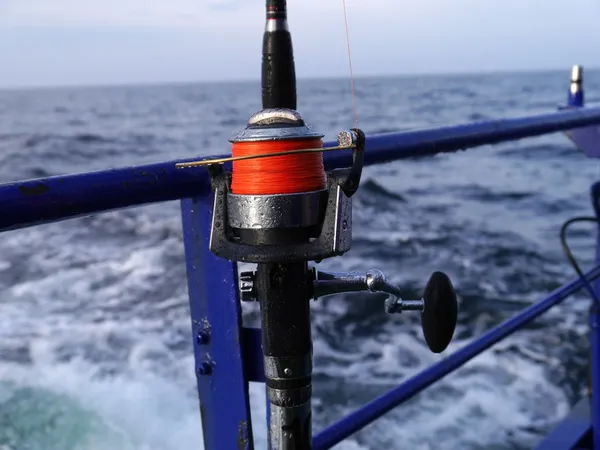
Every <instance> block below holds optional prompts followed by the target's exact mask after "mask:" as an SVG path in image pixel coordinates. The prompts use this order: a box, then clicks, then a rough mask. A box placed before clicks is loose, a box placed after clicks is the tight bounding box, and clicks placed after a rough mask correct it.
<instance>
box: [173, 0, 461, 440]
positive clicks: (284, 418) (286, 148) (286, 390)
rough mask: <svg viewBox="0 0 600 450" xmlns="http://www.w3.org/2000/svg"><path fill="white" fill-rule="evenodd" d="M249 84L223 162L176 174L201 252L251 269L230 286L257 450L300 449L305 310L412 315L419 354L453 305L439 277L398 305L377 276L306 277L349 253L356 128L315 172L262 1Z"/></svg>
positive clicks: (312, 147)
mask: <svg viewBox="0 0 600 450" xmlns="http://www.w3.org/2000/svg"><path fill="white" fill-rule="evenodd" d="M261 85H262V107H263V109H262V110H261V111H259V112H257V113H255V114H253V115H252V116H251V117H250V119H249V120H248V123H247V126H246V127H245V128H244V129H243V130H241V131H240V132H239V133H237V134H236V135H234V136H233V137H232V138H231V139H230V142H231V143H232V157H231V158H225V159H220V160H205V161H197V162H194V163H186V164H182V165H181V166H180V167H189V166H193V165H205V166H206V167H207V169H208V171H209V173H210V175H211V182H212V189H213V191H214V209H213V217H212V229H211V236H210V243H209V247H210V250H211V251H212V252H213V253H214V254H215V255H217V256H219V257H222V258H226V259H228V260H230V261H237V262H248V263H256V264H257V266H256V270H254V271H249V272H243V273H242V274H241V275H240V283H239V286H240V294H241V299H242V300H243V301H257V302H258V303H259V304H260V310H261V322H262V326H261V328H262V350H263V358H264V372H265V378H266V391H267V397H268V406H269V410H270V412H269V429H268V435H269V437H268V441H269V449H271V450H310V449H311V448H312V430H311V428H312V424H311V397H312V337H311V320H310V301H311V300H313V299H314V300H316V299H318V298H321V297H323V296H326V295H332V294H339V293H342V292H358V291H369V292H384V293H386V294H388V297H387V299H386V300H385V311H387V312H388V313H390V314H393V313H401V312H403V311H419V312H420V313H421V318H422V321H421V322H422V328H423V332H424V336H425V340H426V342H427V345H428V346H429V348H430V349H431V350H432V351H433V352H436V353H439V352H442V351H443V350H444V349H445V348H446V347H447V346H448V344H449V343H450V340H451V339H452V336H453V334H454V329H455V327H456V322H457V298H456V293H455V291H454V287H453V285H452V283H451V281H450V279H449V278H448V276H447V275H446V274H444V273H443V272H434V273H433V275H432V276H431V278H430V279H429V282H428V283H427V286H426V288H425V291H424V295H423V298H421V299H418V300H402V299H401V298H400V295H399V294H400V290H399V288H398V287H397V286H395V285H394V284H392V283H390V282H389V281H388V280H387V279H386V277H385V276H384V274H383V273H382V272H381V271H379V270H369V271H367V272H365V273H354V272H351V273H328V272H323V271H320V270H317V269H316V268H314V267H309V265H308V263H309V262H311V261H314V262H320V261H321V260H323V259H325V258H330V257H333V256H340V255H343V254H344V253H346V252H347V251H348V250H350V247H351V241H352V196H353V195H354V194H355V193H356V191H357V189H358V188H359V185H360V179H361V174H362V169H363V159H364V149H365V134H364V133H363V132H362V131H361V130H360V129H358V128H353V129H349V130H344V131H342V132H340V133H339V135H338V144H339V145H338V146H337V147H335V148H334V149H340V150H343V149H348V150H350V149H351V150H352V160H353V162H352V165H351V166H350V167H348V168H345V169H337V170H333V171H331V172H328V173H326V172H325V169H324V166H323V154H322V152H323V151H326V150H327V148H323V141H322V138H323V134H321V133H318V132H316V131H315V130H313V128H312V127H310V126H309V125H308V124H307V123H306V122H305V121H304V119H303V118H302V116H301V115H300V113H298V111H296V107H297V97H296V73H295V66H294V55H293V48H292V38H291V34H290V31H289V27H288V22H287V7H286V1H285V0H267V1H266V26H265V31H264V35H263V46H262V80H261ZM330 149H331V148H330ZM226 161H233V166H232V171H231V172H226V171H225V170H224V168H223V165H222V163H223V162H226ZM215 301H218V299H215Z"/></svg>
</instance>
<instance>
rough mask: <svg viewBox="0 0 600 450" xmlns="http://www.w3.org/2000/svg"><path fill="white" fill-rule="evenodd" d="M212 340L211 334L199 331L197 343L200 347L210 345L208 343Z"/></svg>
mask: <svg viewBox="0 0 600 450" xmlns="http://www.w3.org/2000/svg"><path fill="white" fill-rule="evenodd" d="M209 340H210V333H209V332H208V331H206V330H200V331H198V334H197V335H196V342H197V343H198V345H206V344H208V341H209Z"/></svg>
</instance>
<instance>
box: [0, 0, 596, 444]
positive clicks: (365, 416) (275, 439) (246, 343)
mask: <svg viewBox="0 0 600 450" xmlns="http://www.w3.org/2000/svg"><path fill="white" fill-rule="evenodd" d="M285 20H286V9H285V2H284V1H280V0H267V27H266V29H265V35H264V41H263V42H264V44H263V73H262V76H263V92H262V93H263V98H262V100H263V108H264V110H263V111H261V112H259V113H257V114H255V115H253V116H252V117H251V119H250V121H249V123H248V126H247V127H246V128H245V129H244V130H243V131H242V132H241V133H240V134H238V135H237V136H236V137H235V138H232V142H234V145H235V144H236V143H244V142H263V141H264V142H265V144H264V145H265V146H266V145H268V144H269V143H273V142H281V141H286V140H290V139H294V140H302V139H304V140H305V141H303V142H313V141H315V139H317V140H318V139H320V138H321V137H322V135H319V134H318V133H316V132H315V131H314V130H312V128H310V127H309V126H307V125H306V124H305V123H304V121H303V119H302V118H301V116H300V115H299V114H298V113H297V112H296V111H295V109H296V89H295V74H294V66H293V55H292V49H291V40H290V35H289V31H288V28H287V24H286V22H285ZM558 131H561V132H564V133H566V134H567V136H568V137H569V138H570V139H571V140H572V141H573V142H574V143H575V144H576V145H577V146H578V147H579V148H580V149H581V150H583V152H584V153H585V154H586V155H587V156H589V157H596V158H597V157H600V139H598V137H599V133H600V107H585V106H584V96H583V71H582V68H581V67H580V66H575V67H574V68H573V70H572V73H571V83H570V88H569V95H568V101H567V103H566V105H565V107H561V108H559V110H558V111H555V112H549V113H548V114H543V115H534V116H526V117H519V118H510V119H502V120H487V121H480V122H474V123H468V124H464V125H459V126H450V127H441V128H433V129H424V130H414V131H405V132H396V133H386V134H378V135H368V134H367V135H365V134H364V133H363V132H362V131H361V130H358V129H352V130H347V131H343V132H342V133H340V135H339V138H338V142H329V143H324V144H323V147H322V148H321V147H319V148H310V146H309V147H306V146H305V147H303V148H301V149H300V150H299V151H301V152H305V153H309V152H313V153H320V152H323V162H324V170H325V171H326V173H325V175H326V177H327V183H326V185H325V186H324V187H323V188H319V189H318V190H316V191H313V192H300V193H294V194H288V193H285V194H283V193H269V194H265V195H263V194H256V195H245V194H244V195H238V194H237V193H233V191H232V190H231V189H232V188H231V177H232V175H233V174H234V173H235V166H236V164H239V161H241V160H240V159H238V160H237V161H234V162H233V169H232V165H231V164H230V162H231V159H232V158H231V157H230V156H229V155H219V156H215V157H214V159H217V160H220V161H217V162H215V161H213V162H212V163H210V164H207V162H206V161H204V162H202V161H201V162H197V161H195V160H193V159H189V160H180V161H167V162H163V163H157V164H149V165H141V166H134V167H125V168H119V169H111V170H105V171H98V172H90V173H82V174H75V175H64V176H55V177H48V178H41V179H35V180H26V181H20V182H15V183H7V184H1V185H0V206H1V208H2V211H3V212H4V214H2V215H0V231H6V230H14V229H19V228H25V227H29V226H34V225H40V224H45V223H51V222H56V221H60V220H65V219H70V218H75V217H80V216H84V215H90V214H97V213H102V212H106V211H110V210H115V209H119V208H126V207H131V206H139V205H144V204H149V203H156V202H164V201H171V200H181V214H182V226H183V237H184V247H185V256H186V266H187V281H188V292H189V303H190V314H191V322H192V339H193V349H194V358H195V371H196V375H197V385H198V393H199V401H200V411H201V420H202V430H203V437H204V444H205V448H206V449H209V450H219V449H220V450H231V449H246V450H250V449H253V448H254V440H253V435H252V422H251V413H250V399H249V391H248V388H249V382H262V383H265V384H266V386H267V423H268V431H269V448H270V449H273V450H292V449H294V450H308V449H311V448H313V449H317V450H320V449H327V448H331V447H333V446H335V445H336V444H338V443H340V442H341V441H343V440H344V439H345V438H347V437H348V436H350V435H352V434H353V433H355V432H357V431H358V430H360V429H361V428H362V427H364V426H366V425H368V424H369V423H371V422H372V421H374V420H375V419H377V418H378V417H380V416H382V415H383V414H385V413H386V412H388V411H390V410H391V409H392V408H395V407H397V406H398V405H400V404H401V403H402V402H404V401H406V400H408V399H410V398H411V397H413V396H414V395H416V394H417V393H419V392H420V391H422V390H423V389H425V388H426V387H428V386H430V385H431V384H433V383H435V382H436V381H437V380H439V379H441V378H442V377H444V376H445V375H447V374H449V373H451V372H452V371H454V370H455V369H457V368H459V367H460V366H461V365H463V364H465V363H466V362H467V361H469V360H470V359H472V358H473V357H475V356H477V355H479V354H480V353H482V352H483V351H485V350H486V349H488V348H490V347H491V346H492V345H494V344H495V343H497V342H499V341H500V340H502V339H504V338H505V337H507V336H509V335H510V334H512V333H514V332H515V331H517V330H519V329H520V328H522V327H523V326H524V325H526V324H528V323H529V322H531V321H533V320H534V319H536V318H537V317H539V316H540V315H541V314H543V313H545V312H546V311H548V310H549V309H550V308H552V307H553V306H555V305H557V304H558V303H560V302H562V301H563V300H565V299H566V298H567V297H568V296H570V295H572V294H573V293H575V292H576V291H578V290H579V289H582V288H585V289H587V290H588V292H589V293H590V295H591V297H592V303H591V307H590V315H589V325H590V330H591V333H590V345H591V388H592V389H591V395H590V398H589V399H588V398H584V399H583V400H582V401H581V402H580V404H578V405H577V406H576V408H575V409H574V411H573V413H572V414H571V415H570V416H568V417H567V418H565V420H564V421H563V422H561V423H560V424H559V425H558V426H557V427H556V428H555V430H554V431H552V432H551V433H550V434H549V435H548V436H547V437H546V438H545V439H544V440H543V441H542V442H541V443H540V444H539V446H538V449H539V450H544V449H548V450H550V449H552V450H561V449H565V450H566V449H582V448H593V449H596V450H600V329H599V327H600V301H598V298H597V297H598V295H599V294H600V281H598V280H599V279H600V233H599V238H598V245H597V257H596V265H595V267H593V268H592V269H591V270H589V271H588V272H587V273H583V272H582V271H581V269H579V267H578V266H577V264H576V263H575V262H574V261H573V260H572V256H571V255H570V253H569V252H568V248H567V247H566V253H567V256H568V257H569V258H570V259H571V262H572V263H573V264H574V267H575V270H576V272H577V274H578V276H577V277H576V278H575V279H574V280H573V281H571V282H569V283H567V284H565V285H564V286H562V287H560V288H558V289H556V290H555V291H554V292H552V293H551V294H550V295H549V296H548V297H547V298H545V299H543V300H541V301H539V302H537V303H535V304H533V305H531V306H529V307H528V308H526V309H524V310H523V311H521V312H520V313H518V314H517V315H515V316H514V317H512V318H511V319H509V320H507V321H505V322H503V323H501V324H500V325H498V326H496V327H494V328H492V329H491V330H489V331H487V332H486V333H484V334H483V335H482V336H480V337H478V338H477V339H475V340H473V341H472V342H470V343H469V344H467V345H465V346H464V347H462V348H461V349H459V350H458V351H456V352H455V353H453V354H451V355H450V356H448V357H446V358H445V359H443V360H441V361H439V362H438V363H436V364H434V365H432V366H430V367H429V368H427V369H426V370H424V371H423V372H421V373H419V374H417V375H415V376H413V377H412V378H410V379H409V380H407V381H405V382H404V383H402V384H401V385H400V386H398V387H396V388H394V389H392V390H391V391H389V392H388V393H385V394H383V395H382V396H380V397H378V398H376V399H375V400H373V401H371V402H370V403H368V404H366V405H364V406H363V407H362V408H360V409H358V410H357V411H356V412H354V413H351V414H350V415H348V416H347V417H345V418H343V419H341V420H340V421H338V422H337V423H334V424H333V425H331V426H329V427H328V428H326V429H325V430H322V431H320V432H319V433H318V434H316V435H315V436H314V437H313V436H312V424H311V403H310V398H311V373H312V342H311V338H310V312H309V304H310V300H311V299H312V298H317V297H320V296H322V295H330V294H335V293H339V292H348V291H360V290H363V291H379V292H386V293H387V294H388V299H387V300H386V302H385V307H386V311H387V312H388V313H390V314H392V313H399V312H402V311H417V312H420V313H421V319H422V326H423V331H424V335H425V340H426V342H427V344H428V346H429V348H430V349H431V350H432V351H434V352H437V353H439V352H441V351H443V350H444V349H445V348H446V346H447V345H448V343H449V342H450V340H451V338H452V336H453V333H454V327H455V325H456V320H457V317H456V316H457V302H456V293H455V292H454V288H453V286H452V283H451V282H450V280H449V279H448V277H447V276H446V275H445V274H443V273H441V272H434V274H433V275H432V277H431V279H430V281H429V283H428V285H427V286H426V288H425V293H424V295H423V298H422V299H417V300H402V299H400V298H399V297H398V295H397V293H398V288H397V287H396V286H394V285H392V284H390V283H388V282H387V281H386V279H385V277H384V276H383V274H382V273H381V272H379V271H377V270H372V271H368V272H366V273H364V274H356V273H351V274H331V273H325V272H320V271H317V270H316V269H309V268H308V265H307V262H308V261H317V262H318V261H319V260H321V259H323V258H327V257H332V256H340V255H342V254H343V253H345V252H346V251H348V250H349V248H350V245H351V233H352V209H351V207H352V203H351V202H352V199H351V197H352V195H353V194H354V193H355V192H356V190H357V189H359V188H360V176H361V172H362V167H363V165H373V164H382V163H386V162H390V161H396V160H400V159H407V158H414V157H424V156H431V155H435V154H438V153H448V152H455V151H458V150H466V149H470V148H474V147H479V146H484V145H489V144H495V143H499V142H504V141H511V140H517V139H522V138H528V137H534V136H539V135H543V134H547V133H553V132H558ZM307 145H308V144H307ZM332 149H335V150H336V151H331V152H330V151H327V150H332ZM344 149H346V150H351V152H350V151H347V152H346V151H344ZM255 156H257V157H261V156H265V155H255ZM270 156H273V155H270ZM288 157H289V156H283V158H288ZM203 166H206V167H203ZM182 167H184V168H182ZM238 167H239V166H238ZM591 194H592V203H593V210H594V217H586V218H575V219H573V220H572V221H571V222H573V221H577V220H587V221H593V222H598V220H599V218H600V182H598V183H596V184H594V185H593V186H592V189H591ZM257 224H258V225H257ZM567 225H568V224H565V225H564V226H563V234H564V231H565V230H566V226H567ZM290 230H291V231H290ZM238 261H243V262H252V263H256V264H257V270H256V272H244V273H242V274H241V276H240V277H239V279H238V270H237V262H238ZM216 274H218V275H216ZM245 300H249V301H255V300H257V301H259V302H260V305H261V315H262V325H261V328H260V329H258V328H249V327H243V326H242V317H241V303H240V302H241V301H245Z"/></svg>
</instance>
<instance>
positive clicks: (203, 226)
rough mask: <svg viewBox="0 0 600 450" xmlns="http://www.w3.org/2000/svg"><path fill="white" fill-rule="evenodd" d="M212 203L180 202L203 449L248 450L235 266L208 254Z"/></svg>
mask: <svg viewBox="0 0 600 450" xmlns="http://www.w3.org/2000/svg"><path fill="white" fill-rule="evenodd" d="M213 199H214V196H213V195H204V196H202V197H195V198H190V199H184V200H182V201H181V213H182V222H183V240H184V246H185V258H186V267H187V279H188V290H189V299H190V314H191V318H192V333H193V336H192V338H193V345H194V359H195V370H196V376H197V380H198V393H199V396H200V414H201V416H202V432H203V435H204V448H205V449H207V450H231V449H239V450H252V449H253V448H254V443H253V438H252V424H251V420H250V398H249V392H248V380H247V378H246V375H245V372H244V361H243V359H242V346H243V341H242V337H243V333H242V315H241V307H240V302H239V291H238V283H237V266H236V264H234V263H231V262H230V261H227V260H225V259H223V258H218V257H216V256H215V255H213V254H212V252H211V251H210V250H209V239H210V231H211V221H212V210H213V201H214V200H213Z"/></svg>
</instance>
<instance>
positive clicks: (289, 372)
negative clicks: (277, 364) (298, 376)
mask: <svg viewBox="0 0 600 450" xmlns="http://www.w3.org/2000/svg"><path fill="white" fill-rule="evenodd" d="M283 373H284V374H285V376H286V377H289V376H290V375H291V374H292V369H289V368H287V367H286V368H285V369H283Z"/></svg>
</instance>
